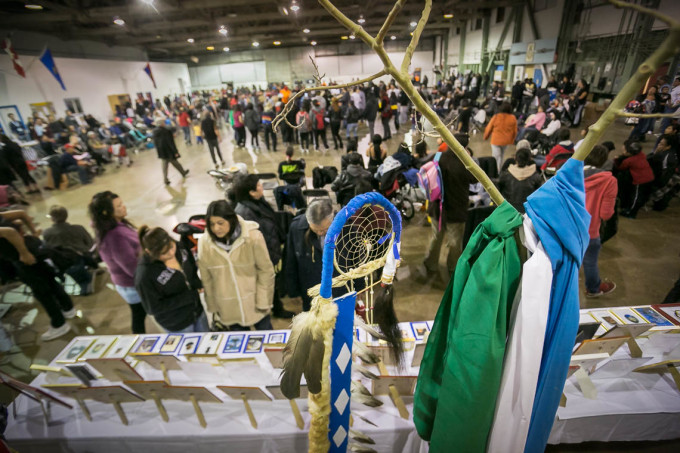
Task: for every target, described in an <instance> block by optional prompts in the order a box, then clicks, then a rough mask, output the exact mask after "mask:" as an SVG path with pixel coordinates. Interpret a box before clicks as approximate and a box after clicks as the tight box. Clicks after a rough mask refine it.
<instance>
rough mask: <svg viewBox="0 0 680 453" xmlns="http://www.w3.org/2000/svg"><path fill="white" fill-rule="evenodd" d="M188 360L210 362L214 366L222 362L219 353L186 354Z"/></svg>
mask: <svg viewBox="0 0 680 453" xmlns="http://www.w3.org/2000/svg"><path fill="white" fill-rule="evenodd" d="M184 357H186V359H187V361H189V362H198V363H209V364H210V365H212V366H218V365H220V364H221V363H222V361H221V360H220V358H219V357H218V356H217V354H185V355H184Z"/></svg>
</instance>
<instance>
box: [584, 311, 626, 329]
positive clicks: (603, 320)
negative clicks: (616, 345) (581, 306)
mask: <svg viewBox="0 0 680 453" xmlns="http://www.w3.org/2000/svg"><path fill="white" fill-rule="evenodd" d="M590 316H592V317H593V318H594V319H595V320H596V321H597V322H599V323H600V324H601V325H602V327H603V328H604V329H605V330H610V329H611V328H613V327H614V326H615V325H617V324H618V323H619V321H618V320H617V319H616V317H615V316H614V315H613V314H611V313H610V312H609V311H607V310H593V311H591V312H590Z"/></svg>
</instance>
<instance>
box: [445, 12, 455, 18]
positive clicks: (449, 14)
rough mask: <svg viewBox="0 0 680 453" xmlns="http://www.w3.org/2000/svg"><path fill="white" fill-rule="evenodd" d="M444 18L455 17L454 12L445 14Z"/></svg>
mask: <svg viewBox="0 0 680 453" xmlns="http://www.w3.org/2000/svg"><path fill="white" fill-rule="evenodd" d="M444 19H453V14H452V13H446V14H444Z"/></svg>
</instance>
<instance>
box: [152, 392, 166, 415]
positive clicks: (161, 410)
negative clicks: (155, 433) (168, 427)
mask: <svg viewBox="0 0 680 453" xmlns="http://www.w3.org/2000/svg"><path fill="white" fill-rule="evenodd" d="M151 398H152V399H153V402H154V403H156V409H158V413H159V414H161V418H162V419H163V421H164V422H166V423H167V421H168V420H169V419H168V413H167V412H166V411H165V406H163V402H162V401H161V399H160V398H159V397H158V395H157V394H156V391H155V390H151Z"/></svg>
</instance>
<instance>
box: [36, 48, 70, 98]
mask: <svg viewBox="0 0 680 453" xmlns="http://www.w3.org/2000/svg"><path fill="white" fill-rule="evenodd" d="M40 62H41V63H42V64H44V65H45V67H46V68H47V70H48V71H50V73H51V74H52V75H53V76H54V78H55V79H57V82H59V85H61V89H62V90H64V91H66V86H65V85H64V81H63V80H61V75H60V74H59V71H58V70H57V65H56V63H55V62H54V58H53V57H52V51H51V50H50V49H48V48H45V50H44V51H43V53H42V55H40Z"/></svg>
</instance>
